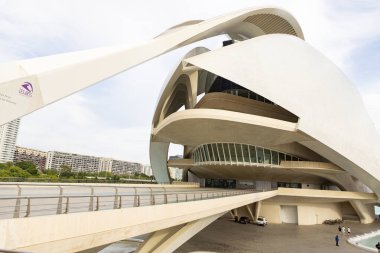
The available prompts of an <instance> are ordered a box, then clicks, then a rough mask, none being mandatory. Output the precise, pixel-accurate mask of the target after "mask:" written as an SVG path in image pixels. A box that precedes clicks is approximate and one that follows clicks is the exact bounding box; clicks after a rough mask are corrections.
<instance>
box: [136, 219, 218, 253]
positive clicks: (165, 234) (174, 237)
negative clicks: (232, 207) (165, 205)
mask: <svg viewBox="0 0 380 253" xmlns="http://www.w3.org/2000/svg"><path fill="white" fill-rule="evenodd" d="M223 214H224V213H220V214H216V215H212V216H209V217H206V218H203V219H199V220H196V221H192V222H189V223H187V224H185V225H184V226H175V227H171V228H167V229H163V230H160V231H156V232H154V233H153V234H152V235H151V236H150V237H149V239H147V240H146V241H145V242H144V244H143V245H141V246H140V247H139V248H138V249H137V250H136V251H135V253H162V252H165V253H169V252H173V251H175V250H176V249H177V248H179V247H180V246H181V245H182V244H184V243H185V242H186V241H187V240H189V239H190V238H191V237H193V236H194V235H195V234H197V233H198V232H199V231H201V230H202V229H204V228H205V227H206V226H208V225H209V224H211V223H212V222H213V221H215V220H216V219H217V218H219V217H220V216H222V215H223Z"/></svg>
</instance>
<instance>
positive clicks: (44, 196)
mask: <svg viewBox="0 0 380 253" xmlns="http://www.w3.org/2000/svg"><path fill="white" fill-rule="evenodd" d="M230 191H231V190H225V191H223V190H220V191H210V190H206V191H186V192H182V191H176V192H168V191H166V192H165V191H162V192H161V191H160V192H153V193H141V194H107V193H106V194H94V195H93V194H80V195H75V194H67V195H24V196H0V200H9V199H28V198H30V199H47V198H89V197H114V196H129V197H131V196H135V195H139V196H151V195H163V194H167V195H173V194H194V193H198V194H200V193H210V192H213V193H215V192H230ZM234 192H250V193H251V192H255V191H254V190H250V189H244V190H234Z"/></svg>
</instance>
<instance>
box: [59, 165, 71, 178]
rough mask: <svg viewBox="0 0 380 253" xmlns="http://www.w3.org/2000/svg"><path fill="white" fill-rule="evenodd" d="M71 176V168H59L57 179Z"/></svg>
mask: <svg viewBox="0 0 380 253" xmlns="http://www.w3.org/2000/svg"><path fill="white" fill-rule="evenodd" d="M73 175H74V174H73V173H72V172H71V168H70V167H69V166H67V165H64V164H63V165H61V166H60V167H59V173H58V177H65V178H69V177H71V176H73Z"/></svg>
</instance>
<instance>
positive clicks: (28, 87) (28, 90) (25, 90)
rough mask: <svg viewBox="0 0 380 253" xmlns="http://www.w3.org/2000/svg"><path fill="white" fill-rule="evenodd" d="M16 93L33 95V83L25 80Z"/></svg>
mask: <svg viewBox="0 0 380 253" xmlns="http://www.w3.org/2000/svg"><path fill="white" fill-rule="evenodd" d="M18 93H20V94H21V95H24V96H27V97H32V95H33V85H32V84H31V83H29V82H25V83H23V84H22V85H21V87H20V89H19V91H18Z"/></svg>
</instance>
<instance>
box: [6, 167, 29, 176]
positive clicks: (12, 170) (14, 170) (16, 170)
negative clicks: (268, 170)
mask: <svg viewBox="0 0 380 253" xmlns="http://www.w3.org/2000/svg"><path fill="white" fill-rule="evenodd" d="M8 171H9V176H11V177H23V178H25V177H30V176H31V175H30V173H28V172H27V171H25V170H23V169H21V168H20V167H17V166H11V167H9V169H8Z"/></svg>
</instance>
